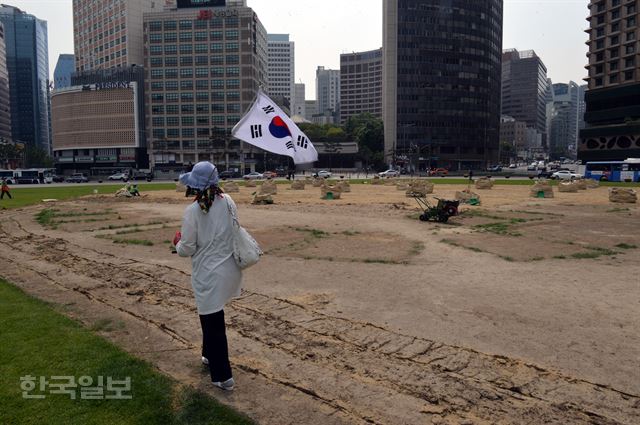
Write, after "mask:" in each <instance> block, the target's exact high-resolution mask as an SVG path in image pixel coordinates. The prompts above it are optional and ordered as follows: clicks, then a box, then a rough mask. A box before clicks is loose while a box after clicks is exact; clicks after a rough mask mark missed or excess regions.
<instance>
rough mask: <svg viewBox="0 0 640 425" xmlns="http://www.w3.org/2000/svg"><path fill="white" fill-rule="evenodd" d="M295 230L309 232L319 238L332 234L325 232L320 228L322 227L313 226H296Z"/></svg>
mask: <svg viewBox="0 0 640 425" xmlns="http://www.w3.org/2000/svg"><path fill="white" fill-rule="evenodd" d="M294 230H295V231H296V232H303V233H308V234H309V235H311V236H313V237H314V238H317V239H321V238H326V237H328V236H330V234H329V233H327V232H325V231H324V230H320V229H312V228H308V227H296V228H295V229H294Z"/></svg>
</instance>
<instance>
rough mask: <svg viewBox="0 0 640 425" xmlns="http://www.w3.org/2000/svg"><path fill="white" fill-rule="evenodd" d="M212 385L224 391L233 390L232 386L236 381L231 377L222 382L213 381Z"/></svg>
mask: <svg viewBox="0 0 640 425" xmlns="http://www.w3.org/2000/svg"><path fill="white" fill-rule="evenodd" d="M213 385H214V386H215V387H218V388H220V389H222V390H225V391H233V387H234V386H235V385H236V382H235V381H234V380H233V378H229V379H227V380H226V381H224V382H214V383H213Z"/></svg>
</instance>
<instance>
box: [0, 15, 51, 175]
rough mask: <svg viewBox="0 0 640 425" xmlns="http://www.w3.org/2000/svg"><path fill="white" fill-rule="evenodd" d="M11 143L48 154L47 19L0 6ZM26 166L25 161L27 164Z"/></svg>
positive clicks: (49, 150) (49, 149) (49, 143)
mask: <svg viewBox="0 0 640 425" xmlns="http://www.w3.org/2000/svg"><path fill="white" fill-rule="evenodd" d="M0 22H1V23H2V24H3V26H4V41H5V47H6V60H7V70H8V74H9V88H10V90H9V93H10V103H11V106H10V108H11V133H12V137H13V141H14V142H21V143H24V144H25V145H26V146H29V147H32V148H40V149H42V150H43V151H44V152H46V153H47V154H50V153H51V142H50V127H49V58H48V51H49V46H48V38H47V37H48V36H47V22H46V21H43V20H41V19H38V18H36V17H35V16H33V15H30V14H28V13H26V12H24V11H22V10H20V9H18V8H17V7H13V6H7V5H0ZM27 165H29V164H27Z"/></svg>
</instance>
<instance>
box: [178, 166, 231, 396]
mask: <svg viewBox="0 0 640 425" xmlns="http://www.w3.org/2000/svg"><path fill="white" fill-rule="evenodd" d="M180 182H181V183H182V184H184V185H185V186H189V187H191V188H192V189H195V190H196V191H197V192H196V193H197V194H196V200H195V202H193V203H192V204H191V205H189V206H188V207H187V209H186V211H185V213H184V218H183V223H182V231H181V232H178V233H176V237H175V239H174V244H175V246H176V250H177V251H178V254H179V255H180V256H181V257H191V263H192V268H193V271H192V274H191V285H192V286H193V293H194V295H195V299H196V305H197V307H198V314H199V315H200V324H201V325H202V362H203V363H204V364H205V365H207V364H208V365H209V370H210V372H211V381H212V382H213V384H214V385H215V386H216V387H219V388H222V389H223V390H228V391H230V390H233V387H234V381H233V377H232V373H231V365H230V363H229V352H228V347H227V336H226V332H225V323H224V310H223V308H224V305H225V304H226V303H227V301H229V300H230V299H231V298H233V297H237V296H239V295H240V285H241V281H242V272H241V270H240V268H239V267H238V266H237V264H236V262H235V260H234V258H233V231H234V230H233V221H232V216H231V214H232V212H233V214H235V213H236V205H235V203H234V202H233V200H232V199H231V198H230V197H229V196H228V195H225V194H224V193H223V192H222V190H221V189H220V188H219V187H218V170H217V169H216V167H215V166H214V165H213V164H211V163H210V162H208V161H204V162H199V163H197V164H196V165H195V166H194V167H193V170H192V171H191V172H189V173H186V174H183V175H181V176H180Z"/></svg>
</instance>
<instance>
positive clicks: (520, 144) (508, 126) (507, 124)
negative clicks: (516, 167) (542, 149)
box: [500, 115, 529, 162]
mask: <svg viewBox="0 0 640 425" xmlns="http://www.w3.org/2000/svg"><path fill="white" fill-rule="evenodd" d="M505 146H508V147H509V149H508V152H505V151H507V149H506V148H505ZM500 147H501V162H507V161H509V162H511V161H513V160H517V159H520V160H526V159H528V158H529V152H528V151H529V146H528V143H527V123H526V122H524V121H517V120H516V119H515V118H513V117H509V116H507V115H503V116H502V118H501V119H500ZM507 153H508V155H507Z"/></svg>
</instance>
